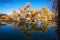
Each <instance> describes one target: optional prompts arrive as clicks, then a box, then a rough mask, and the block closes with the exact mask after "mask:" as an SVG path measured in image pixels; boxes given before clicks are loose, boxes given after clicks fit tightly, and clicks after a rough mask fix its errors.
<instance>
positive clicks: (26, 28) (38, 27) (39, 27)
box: [0, 21, 57, 40]
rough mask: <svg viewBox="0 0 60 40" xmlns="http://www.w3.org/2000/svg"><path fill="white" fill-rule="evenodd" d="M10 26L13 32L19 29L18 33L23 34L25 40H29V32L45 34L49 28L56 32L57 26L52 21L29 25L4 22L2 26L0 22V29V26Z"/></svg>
mask: <svg viewBox="0 0 60 40" xmlns="http://www.w3.org/2000/svg"><path fill="white" fill-rule="evenodd" d="M8 24H11V25H12V27H13V30H16V29H18V28H20V31H19V32H20V33H21V32H23V33H24V36H25V38H26V39H27V40H28V39H31V37H30V36H31V35H30V34H29V33H30V32H31V33H32V32H41V33H46V32H47V31H48V28H49V27H51V30H56V28H57V25H56V22H54V21H46V22H45V21H39V22H36V23H34V22H31V23H25V22H24V23H21V22H16V21H15V22H5V24H2V23H1V22H0V27H2V25H8Z"/></svg>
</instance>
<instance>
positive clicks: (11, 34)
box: [0, 22, 58, 40]
mask: <svg viewBox="0 0 60 40" xmlns="http://www.w3.org/2000/svg"><path fill="white" fill-rule="evenodd" d="M17 24H18V23H15V22H14V23H10V24H8V25H1V26H0V39H1V40H58V38H57V32H56V28H57V25H56V24H54V25H53V27H51V26H49V27H48V28H47V31H46V32H35V31H33V32H27V33H25V32H21V31H20V30H21V28H19V27H17V26H18V25H17ZM16 25H17V26H16ZM19 25H20V24H19ZM25 25H27V24H25ZM32 25H33V24H32ZM41 25H42V24H41V23H37V24H35V26H36V28H38V29H39V28H41V27H42V26H41ZM15 26H16V27H17V28H15V29H14V27H15ZM21 26H23V25H21ZM27 26H28V28H27V29H28V30H30V29H31V28H30V26H31V25H27ZM33 26H34V25H33ZM35 26H34V27H35ZM52 28H54V29H55V30H53V29H52ZM44 30H45V29H44ZM26 35H27V36H26Z"/></svg>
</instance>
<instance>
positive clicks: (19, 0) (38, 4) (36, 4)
mask: <svg viewBox="0 0 60 40" xmlns="http://www.w3.org/2000/svg"><path fill="white" fill-rule="evenodd" d="M27 2H30V3H31V6H30V7H29V8H31V9H40V8H42V7H43V6H46V7H47V8H48V9H49V11H51V7H52V5H51V4H52V0H0V13H8V14H10V13H11V12H12V10H16V11H17V12H19V9H18V8H23V6H24V5H25V4H26V3H27Z"/></svg>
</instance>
